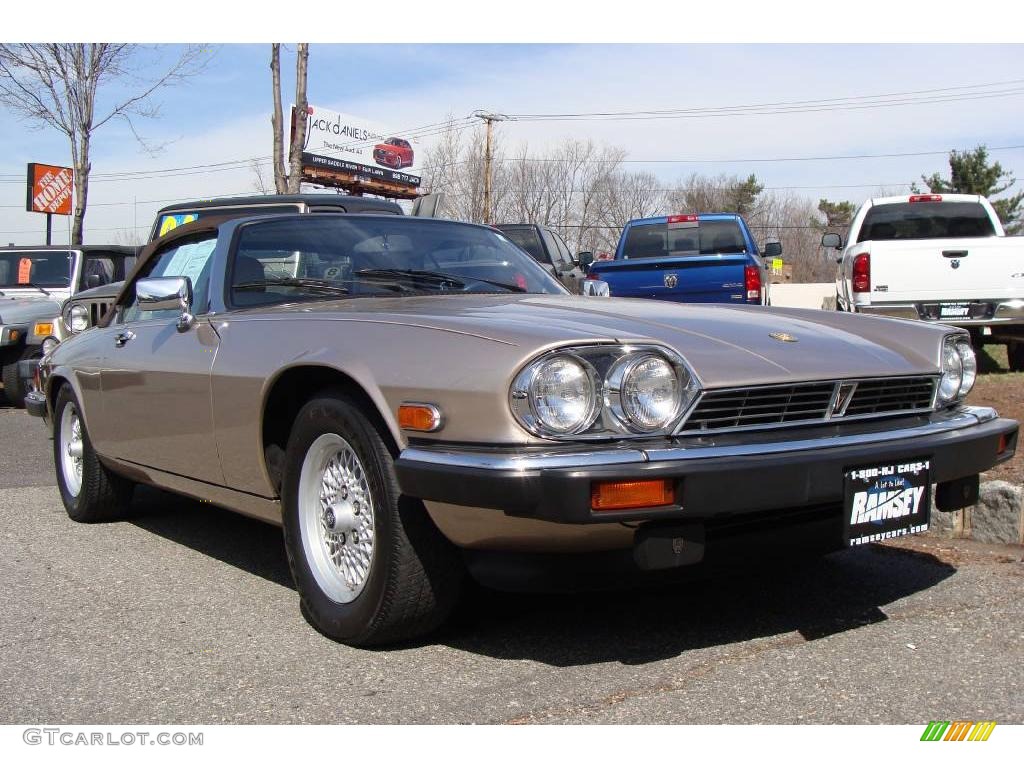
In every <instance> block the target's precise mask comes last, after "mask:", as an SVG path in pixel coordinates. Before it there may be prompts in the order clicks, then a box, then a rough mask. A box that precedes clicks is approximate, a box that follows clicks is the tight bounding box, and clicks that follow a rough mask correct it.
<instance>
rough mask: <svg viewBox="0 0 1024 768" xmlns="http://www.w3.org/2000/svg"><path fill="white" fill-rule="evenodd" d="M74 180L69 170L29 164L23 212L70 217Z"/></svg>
mask: <svg viewBox="0 0 1024 768" xmlns="http://www.w3.org/2000/svg"><path fill="white" fill-rule="evenodd" d="M74 178H75V174H74V172H73V171H72V170H71V169H70V168H64V167H62V166H59V165H43V164H42V163H29V164H28V195H27V198H28V199H27V200H26V203H25V210H27V211H35V212H36V213H56V214H59V215H61V216H70V215H71V193H72V183H73V181H74Z"/></svg>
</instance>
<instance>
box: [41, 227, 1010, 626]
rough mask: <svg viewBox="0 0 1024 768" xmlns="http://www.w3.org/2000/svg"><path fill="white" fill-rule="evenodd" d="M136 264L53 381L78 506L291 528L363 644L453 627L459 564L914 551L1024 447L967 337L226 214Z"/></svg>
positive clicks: (619, 576)
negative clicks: (576, 280) (993, 404)
mask: <svg viewBox="0 0 1024 768" xmlns="http://www.w3.org/2000/svg"><path fill="white" fill-rule="evenodd" d="M141 260H142V264H141V266H140V268H139V269H138V270H137V272H136V273H135V275H134V276H133V277H132V278H131V279H130V280H129V282H128V283H127V284H126V286H125V288H124V289H123V290H122V292H121V294H120V295H119V296H118V298H117V299H116V302H115V304H116V308H115V310H114V311H113V312H111V313H108V315H107V316H106V318H105V319H104V321H103V322H101V323H100V325H99V327H97V328H94V329H91V330H89V331H87V332H85V333H82V334H80V335H78V336H76V337H74V338H72V339H69V340H68V341H66V342H64V343H62V344H61V345H59V346H58V347H57V348H56V350H54V351H53V352H52V353H51V354H50V355H48V356H47V357H46V358H45V359H44V360H43V363H42V365H41V373H42V382H41V383H42V392H41V394H40V395H39V396H38V401H37V402H35V403H33V412H35V413H37V414H40V415H41V414H44V413H45V414H48V415H49V416H50V419H51V423H52V427H53V437H54V440H53V445H54V458H55V461H56V470H57V482H58V485H59V487H60V492H61V496H62V498H63V500H64V504H65V506H66V508H67V511H68V514H69V515H70V516H71V517H72V518H73V519H75V520H79V521H84V522H91V521H98V520H104V519H108V518H111V517H114V516H116V515H119V514H122V513H123V512H124V510H125V508H126V505H127V504H128V501H129V499H130V497H131V490H132V487H133V484H135V483H145V484H149V485H154V486H159V487H161V488H165V489H168V490H171V491H176V492H178V493H182V494H186V495H189V496H192V497H195V498H199V499H204V500H207V501H210V502H212V503H214V504H218V505H220V506H223V507H227V508H229V509H232V510H235V511H237V512H240V513H242V514H245V515H251V516H253V517H257V518H260V519H263V520H267V521H270V522H273V523H275V524H279V525H282V526H283V529H284V542H285V547H286V549H287V553H288V560H289V563H290V565H291V570H292V574H293V576H294V579H295V584H296V586H297V588H298V592H299V595H300V597H301V601H302V605H303V608H304V613H305V615H306V616H307V617H308V618H309V620H310V621H311V622H312V623H313V624H314V625H315V626H316V627H317V628H318V629H319V630H320V631H322V632H324V633H325V634H327V635H329V636H331V637H333V638H337V639H338V640H340V641H343V642H346V643H350V644H354V645H374V644H381V643H388V642H394V641H396V640H400V639H403V638H408V637H411V636H415V635H419V634H421V633H424V632H426V631H428V630H430V629H432V628H434V627H436V626H437V625H439V624H440V623H441V622H442V621H443V620H444V618H445V617H446V616H447V615H448V613H449V612H450V610H451V609H452V607H453V605H454V604H455V602H456V600H457V598H458V595H459V591H460V588H461V586H462V585H463V584H464V579H465V578H466V575H467V573H468V574H470V575H472V576H474V577H476V578H478V579H481V580H483V581H485V582H487V583H502V584H508V583H510V582H515V583H520V584H525V585H527V586H530V587H536V586H537V585H538V584H540V585H541V586H547V585H552V586H555V585H557V584H558V582H557V580H558V579H560V578H565V579H570V578H574V579H575V580H576V582H577V583H576V584H575V585H576V586H579V582H580V581H582V582H583V586H587V585H590V584H598V583H601V582H604V581H605V580H606V577H613V578H614V580H615V583H623V580H625V579H629V578H634V577H637V576H639V577H640V578H641V580H649V577H651V576H652V575H657V574H661V575H664V576H669V577H671V576H676V575H679V574H680V573H683V572H685V570H686V569H685V566H690V565H695V564H697V563H701V562H704V561H707V562H712V561H715V560H717V559H719V558H727V557H728V556H729V554H730V553H733V552H736V553H738V552H745V551H749V550H750V549H753V550H754V551H759V552H764V551H771V552H779V551H783V550H787V549H790V548H803V549H810V550H813V551H819V552H820V551H828V550H833V549H837V548H841V547H847V546H852V545H858V544H863V543H868V542H873V541H881V540H884V539H888V538H891V537H893V536H899V535H904V534H908V533H913V532H917V531H921V530H924V529H925V528H926V527H927V526H928V522H929V515H930V510H931V509H932V507H933V506H937V507H939V508H941V509H952V508H958V507H962V506H964V505H966V504H970V503H971V502H972V500H973V499H974V498H975V497H976V495H977V486H978V474H979V473H980V472H982V471H984V470H986V469H988V468H990V467H992V466H993V465H995V464H997V463H999V462H1001V461H1005V460H1006V459H1008V458H1010V457H1011V456H1012V455H1013V453H1014V450H1015V448H1016V440H1017V428H1018V425H1017V423H1016V422H1014V421H1010V420H1007V419H1000V418H998V417H997V415H996V413H995V412H994V411H993V410H992V409H990V408H977V407H968V406H965V405H964V404H963V399H964V397H965V396H966V395H967V393H968V392H969V391H970V389H971V386H972V384H973V382H974V379H975V376H976V373H977V366H976V362H975V358H974V353H973V352H972V350H971V346H970V344H969V343H968V338H967V336H966V335H965V334H964V333H963V332H961V331H957V330H955V329H951V328H945V327H937V326H932V325H927V324H924V323H915V322H906V321H897V320H883V319H878V318H872V317H862V316H855V315H841V314H838V313H826V312H817V311H810V310H795V309H790V310H784V309H772V308H763V307H741V306H712V305H676V304H669V303H665V302H653V301H644V300H630V299H614V298H600V297H596V296H571V295H569V294H568V293H567V292H566V290H565V289H564V288H563V287H562V286H561V285H560V284H558V283H557V282H556V281H555V280H554V279H552V278H551V277H550V276H549V275H548V274H547V273H546V272H545V271H544V270H543V269H542V268H541V267H540V266H539V265H538V264H536V263H535V262H534V261H533V260H532V259H531V258H530V257H529V256H527V255H526V254H525V253H524V252H523V251H521V250H520V249H519V248H517V247H515V246H514V245H512V243H510V242H509V241H508V240H507V239H506V238H505V237H504V236H503V235H502V234H500V233H499V232H496V231H495V230H493V229H491V228H489V227H481V226H475V225H470V224H460V223H455V222H450V221H439V220H424V219H411V218H400V217H397V216H348V215H323V216H315V217H314V216H299V215H281V216H264V217H254V218H248V219H241V220H239V219H234V220H224V221H217V220H209V221H205V222H199V223H196V224H190V225H187V226H184V227H180V228H179V229H178V230H176V231H175V232H174V233H173V234H172V235H170V236H168V237H166V238H163V239H162V240H160V241H159V242H156V243H153V244H151V245H150V246H148V247H147V249H146V250H145V251H144V252H143V254H142V256H141ZM590 293H595V294H600V291H599V290H596V291H590ZM933 488H934V491H933ZM548 579H550V581H549V580H548ZM610 620H613V619H611V618H610Z"/></svg>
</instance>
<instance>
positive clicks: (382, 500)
mask: <svg viewBox="0 0 1024 768" xmlns="http://www.w3.org/2000/svg"><path fill="white" fill-rule="evenodd" d="M282 504H283V518H284V541H285V549H286V551H287V554H288V564H289V566H290V568H291V572H292V577H293V578H294V579H295V585H296V587H297V589H298V592H299V597H300V599H301V603H302V612H303V615H304V616H305V617H306V619H307V620H308V621H309V622H310V623H311V624H312V625H313V626H314V627H316V629H318V630H319V631H320V632H322V633H323V634H325V635H327V636H328V637H330V638H333V639H335V640H340V641H341V642H344V643H347V644H349V645H355V646H373V645H381V644H384V643H394V642H397V641H399V640H403V639H406V638H410V637H414V636H417V635H421V634H424V633H426V632H429V631H430V630H432V629H434V628H435V627H437V626H438V625H440V624H441V623H442V622H443V621H444V620H445V619H446V618H447V617H448V615H449V613H450V612H451V610H452V609H453V608H454V607H455V604H456V602H457V600H458V596H459V592H460V591H461V587H462V581H463V567H462V560H461V557H460V556H459V553H458V550H457V549H456V548H455V547H454V546H453V545H452V544H451V543H450V542H449V541H448V540H447V539H445V538H444V537H443V536H442V535H441V533H440V531H438V530H437V528H435V527H434V524H433V522H432V521H431V520H430V518H429V516H428V515H427V513H426V510H425V509H424V508H423V504H422V502H420V501H418V500H416V499H410V498H407V497H403V496H402V495H401V493H400V491H399V489H398V480H397V479H396V477H395V470H394V460H393V458H392V455H391V452H390V451H389V450H388V448H387V446H386V445H385V443H384V440H383V439H382V437H381V434H380V432H378V430H377V428H376V427H375V426H374V425H373V424H372V423H371V422H370V421H369V420H368V419H367V418H366V417H365V416H364V415H363V413H362V412H361V410H360V407H359V406H358V405H357V404H356V403H355V402H354V401H353V400H352V399H351V398H350V397H348V396H347V395H346V394H344V393H341V392H325V393H322V394H321V395H318V396H317V397H316V398H314V399H313V400H311V401H310V402H308V403H307V404H306V405H305V406H303V408H302V410H301V411H299V415H298V416H297V417H296V419H295V423H294V425H293V427H292V432H291V435H290V436H289V438H288V447H287V449H286V451H285V471H284V485H283V489H282Z"/></svg>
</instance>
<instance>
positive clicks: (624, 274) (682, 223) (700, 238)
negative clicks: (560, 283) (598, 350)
mask: <svg viewBox="0 0 1024 768" xmlns="http://www.w3.org/2000/svg"><path fill="white" fill-rule="evenodd" d="M587 277H588V278H589V279H592V280H603V281H605V282H606V283H608V288H609V291H610V293H611V295H612V296H623V297H628V298H644V299H662V300H666V301H680V302H688V303H722V304H764V303H766V302H767V282H768V280H767V277H768V275H767V271H766V270H765V268H764V264H763V263H762V261H761V255H760V253H759V252H758V249H757V244H756V242H755V241H754V238H753V237H752V236H751V235H750V231H749V230H748V229H747V226H746V223H745V222H744V221H743V219H742V218H741V217H740V216H738V215H736V214H723V213H713V214H686V215H674V216H658V217H653V218H647V219H637V220H634V221H631V222H629V223H628V224H627V225H626V227H625V228H624V229H623V231H622V236H621V237H620V239H619V245H618V248H616V251H615V259H614V261H599V262H594V263H593V264H591V265H590V268H589V273H588V275H587Z"/></svg>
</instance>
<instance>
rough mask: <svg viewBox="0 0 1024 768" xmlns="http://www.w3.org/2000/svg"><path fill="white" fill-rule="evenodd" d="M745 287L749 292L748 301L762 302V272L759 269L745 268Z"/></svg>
mask: <svg viewBox="0 0 1024 768" xmlns="http://www.w3.org/2000/svg"><path fill="white" fill-rule="evenodd" d="M743 287H744V288H746V291H747V301H760V300H761V271H760V270H759V269H758V268H757V267H744V268H743Z"/></svg>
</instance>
